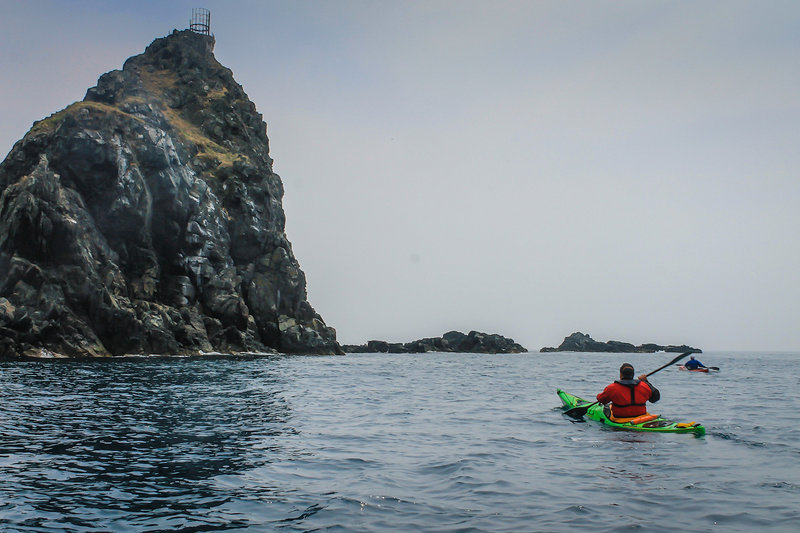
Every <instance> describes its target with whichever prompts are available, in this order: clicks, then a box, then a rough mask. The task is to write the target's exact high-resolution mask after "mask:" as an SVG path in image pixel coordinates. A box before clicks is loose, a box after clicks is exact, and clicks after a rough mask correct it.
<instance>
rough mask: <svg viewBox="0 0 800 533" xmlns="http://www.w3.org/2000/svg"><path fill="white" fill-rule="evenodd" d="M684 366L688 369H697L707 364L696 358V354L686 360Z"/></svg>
mask: <svg viewBox="0 0 800 533" xmlns="http://www.w3.org/2000/svg"><path fill="white" fill-rule="evenodd" d="M683 366H684V367H685V368H686V370H696V369H698V368H706V365H704V364H703V363H701V362H700V361H698V360H697V359H695V358H694V356H692V357H691V359H689V360H688V361H686V364H685V365H683Z"/></svg>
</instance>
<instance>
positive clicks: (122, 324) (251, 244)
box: [0, 31, 342, 357]
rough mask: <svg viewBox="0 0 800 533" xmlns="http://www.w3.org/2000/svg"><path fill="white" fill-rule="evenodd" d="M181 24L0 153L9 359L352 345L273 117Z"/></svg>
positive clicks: (4, 330)
mask: <svg viewBox="0 0 800 533" xmlns="http://www.w3.org/2000/svg"><path fill="white" fill-rule="evenodd" d="M213 48H214V38H213V37H209V36H207V35H200V34H197V33H193V32H190V31H175V32H173V33H172V34H171V35H169V36H167V37H164V38H161V39H156V40H155V41H154V42H153V43H152V44H151V45H150V46H149V47H147V49H146V50H145V52H144V53H143V54H141V55H138V56H135V57H132V58H130V59H128V60H127V61H126V62H125V65H124V67H123V69H122V70H115V71H113V72H109V73H107V74H104V75H103V76H102V77H101V78H100V79H99V81H98V83H97V86H96V87H93V88H91V89H89V90H88V92H87V93H86V97H85V98H84V100H83V101H82V102H78V103H75V104H73V105H71V106H69V107H67V108H66V109H64V110H63V111H60V112H58V113H55V114H54V115H51V116H50V117H48V118H46V119H44V120H42V121H39V122H36V123H35V124H34V125H33V127H32V128H31V130H30V131H29V132H28V133H27V134H26V135H25V137H24V138H23V139H22V140H20V141H19V142H17V143H16V145H15V146H14V148H13V149H12V151H11V152H10V153H9V155H8V157H7V158H6V160H5V161H4V162H3V163H2V165H0V191H2V197H0V357H14V356H22V355H34V354H37V353H40V352H42V350H45V351H49V352H55V353H58V354H63V355H67V356H103V355H118V354H125V353H198V352H199V351H224V352H240V351H270V350H277V351H281V352H305V353H321V354H332V353H342V351H341V348H340V347H339V345H338V344H337V342H336V333H335V331H334V330H333V329H332V328H330V327H327V326H326V325H325V323H324V322H323V320H322V318H321V317H320V316H319V315H318V314H317V313H316V312H315V311H314V309H313V308H312V307H311V305H310V304H309V303H308V301H307V298H306V280H305V276H304V274H303V272H302V271H301V270H300V266H299V264H298V262H297V260H296V259H295V257H294V255H293V253H292V247H291V244H290V243H289V241H288V240H287V238H286V235H285V233H284V222H285V219H284V213H283V207H282V205H281V201H282V197H283V185H282V183H281V180H280V177H279V176H278V175H277V174H275V173H273V172H272V159H271V158H270V157H269V141H268V139H267V134H266V124H265V123H264V121H263V120H262V117H261V115H260V114H259V113H257V112H256V108H255V106H254V105H253V103H252V102H250V100H249V99H248V97H247V95H246V94H245V92H244V91H243V89H242V87H241V86H240V85H239V84H237V83H236V81H235V80H234V79H233V74H232V72H231V71H230V70H229V69H227V68H225V67H223V66H222V65H220V64H219V63H218V62H217V60H216V59H215V58H214V55H213Z"/></svg>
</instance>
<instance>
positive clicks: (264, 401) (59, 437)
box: [0, 359, 295, 530]
mask: <svg viewBox="0 0 800 533" xmlns="http://www.w3.org/2000/svg"><path fill="white" fill-rule="evenodd" d="M3 370H4V371H3V373H2V377H1V378H0V380H1V381H0V479H2V480H3V488H0V494H2V500H5V501H6V502H9V503H11V502H13V504H14V506H15V507H16V510H17V512H18V513H19V512H24V510H25V509H27V513H29V514H31V515H32V516H36V517H37V518H36V520H34V521H33V522H30V523H28V522H27V521H24V520H23V523H25V524H26V525H27V526H29V527H46V526H48V525H52V522H53V521H58V522H61V521H63V522H64V523H66V524H70V525H71V526H73V527H79V528H84V527H88V528H91V527H92V526H91V524H92V523H93V520H94V521H97V520H101V521H108V520H109V517H111V521H112V522H113V521H114V520H122V521H123V522H125V523H127V524H128V525H129V526H134V525H136V526H138V527H142V526H147V527H155V526H156V525H157V526H158V527H159V528H161V527H166V526H170V527H173V526H178V525H179V526H180V527H189V526H191V527H192V528H193V529H195V530H202V529H204V528H208V529H219V528H221V527H235V526H237V524H238V526H242V525H244V524H245V523H246V521H243V519H241V518H237V516H236V515H237V514H238V513H237V512H235V511H231V510H230V509H228V510H226V507H225V504H226V502H228V501H230V500H231V498H232V497H234V496H235V495H231V494H226V493H224V492H222V493H221V492H220V491H219V487H218V483H217V482H216V478H217V477H218V476H228V477H230V476H236V475H240V474H242V473H243V472H246V471H249V470H252V469H254V468H258V467H261V466H263V465H265V464H268V463H269V462H270V461H271V457H272V456H273V454H272V453H270V452H271V451H272V452H274V453H275V454H279V453H280V452H281V444H280V440H279V439H278V438H276V437H281V436H285V435H287V434H288V435H291V434H293V433H294V432H295V430H294V428H293V427H292V426H291V423H290V421H291V419H292V409H291V406H290V404H289V403H288V401H287V400H286V399H285V391H286V387H287V384H286V382H285V380H284V379H283V378H282V376H281V375H280V374H278V373H276V372H275V371H274V370H273V369H271V368H270V365H269V360H265V359H253V360H251V361H247V362H244V363H243V362H242V361H241V360H239V361H236V363H235V367H232V365H231V362H230V361H228V360H225V359H219V360H203V361H198V360H191V359H186V360H175V359H170V360H164V359H153V360H141V359H140V360H134V361H125V360H122V361H119V360H117V361H103V362H97V361H89V362H81V361H47V362H31V363H28V364H21V365H20V364H17V365H16V366H6V367H5V368H4V369H3ZM276 492H277V489H276V488H275V487H273V486H269V485H268V484H265V483H263V482H261V483H259V484H258V486H249V487H248V497H249V498H272V497H275V494H276ZM201 510H202V511H201ZM215 510H216V511H215ZM5 512H6V511H3V510H2V509H0V520H2V519H3V518H4V514H5ZM115 516H116V518H114V517H115ZM173 517H181V518H180V522H181V523H180V524H177V523H174V524H173V523H172V522H171V520H172V518H173ZM5 518H8V517H7V516H5ZM0 523H2V522H0Z"/></svg>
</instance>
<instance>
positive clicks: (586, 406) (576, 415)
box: [564, 402, 598, 419]
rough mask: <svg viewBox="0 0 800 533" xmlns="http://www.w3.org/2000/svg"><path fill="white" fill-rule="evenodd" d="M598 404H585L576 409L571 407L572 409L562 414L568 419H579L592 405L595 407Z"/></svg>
mask: <svg viewBox="0 0 800 533" xmlns="http://www.w3.org/2000/svg"><path fill="white" fill-rule="evenodd" d="M597 403H598V402H592V403H586V404H583V405H579V406H577V407H573V408H572V409H567V410H566V411H564V414H565V415H567V416H568V417H570V418H575V419H581V418H583V415H585V414H586V412H587V411H588V410H589V408H590V407H591V406H593V405H597Z"/></svg>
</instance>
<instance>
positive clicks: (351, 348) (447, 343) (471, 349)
mask: <svg viewBox="0 0 800 533" xmlns="http://www.w3.org/2000/svg"><path fill="white" fill-rule="evenodd" d="M342 348H343V349H344V351H345V352H347V353H425V352H463V353H524V352H527V351H528V350H527V349H526V348H525V347H524V346H522V345H521V344H517V343H516V342H514V339H509V338H508V337H503V336H502V335H497V334H494V333H493V334H488V333H481V332H479V331H470V332H469V333H468V334H464V333H461V332H460V331H448V332H447V333H445V334H444V335H442V336H441V337H430V338H426V339H419V340H416V341H411V342H406V343H400V342H386V341H369V342H367V343H366V344H345V345H344V346H342Z"/></svg>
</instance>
